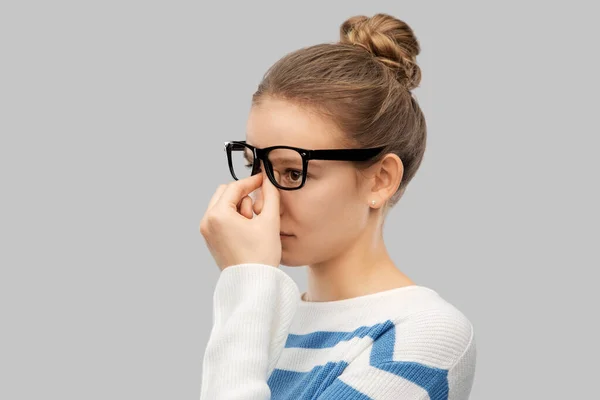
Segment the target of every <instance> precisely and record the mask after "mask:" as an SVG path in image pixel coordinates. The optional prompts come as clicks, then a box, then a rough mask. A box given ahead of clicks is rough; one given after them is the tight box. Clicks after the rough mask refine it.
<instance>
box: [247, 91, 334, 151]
mask: <svg viewBox="0 0 600 400" xmlns="http://www.w3.org/2000/svg"><path fill="white" fill-rule="evenodd" d="M342 137H343V136H342V135H341V132H340V131H339V129H338V128H337V127H336V125H335V124H334V123H333V122H332V121H329V120H327V119H326V118H324V117H322V116H320V115H318V114H317V113H315V112H314V111H312V110H310V109H307V108H305V107H301V106H298V105H296V104H294V103H291V102H289V101H286V100H280V99H274V98H269V97H267V98H265V99H263V100H262V101H261V103H259V104H258V105H254V106H252V108H251V110H250V114H249V116H248V121H247V123H246V141H247V142H248V143H249V144H251V145H253V146H256V147H259V148H264V147H269V146H293V147H301V148H304V149H309V150H310V149H334V148H342V147H344V146H343V144H342Z"/></svg>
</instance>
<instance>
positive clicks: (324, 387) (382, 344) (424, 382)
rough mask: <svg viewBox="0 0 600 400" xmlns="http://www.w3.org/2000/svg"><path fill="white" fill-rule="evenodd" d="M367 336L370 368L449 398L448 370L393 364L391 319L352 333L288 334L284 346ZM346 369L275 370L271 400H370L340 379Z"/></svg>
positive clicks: (335, 365)
mask: <svg viewBox="0 0 600 400" xmlns="http://www.w3.org/2000/svg"><path fill="white" fill-rule="evenodd" d="M365 336H370V337H372V338H373V346H372V349H371V355H370V361H369V362H370V364H371V366H376V367H377V368H379V369H382V370H384V371H387V372H390V373H392V374H395V375H398V376H400V377H402V378H404V379H406V380H409V381H411V382H413V383H415V384H416V385H418V386H420V387H422V388H423V389H425V390H426V391H427V393H428V394H429V397H430V398H431V400H447V399H448V371H447V370H444V369H439V368H433V367H429V366H426V365H423V364H420V363H417V362H408V361H393V353H394V345H395V342H396V327H395V325H394V324H393V323H392V321H390V320H387V321H384V322H383V323H378V324H375V325H372V326H361V327H359V328H357V329H355V330H354V331H351V332H329V331H317V332H311V333H308V334H304V335H295V334H289V335H288V338H287V341H286V344H285V347H286V348H304V349H323V348H329V347H334V346H335V345H336V344H337V343H339V342H342V341H347V340H350V339H352V338H354V337H359V338H363V337H365ZM347 366H348V363H347V362H345V361H340V362H327V363H326V364H325V365H321V366H316V367H314V368H313V369H312V370H311V371H310V372H296V371H288V370H282V369H277V368H276V369H275V370H274V371H273V373H272V374H271V376H270V377H269V380H268V385H269V387H270V388H271V396H272V397H271V398H272V400H277V399H299V400H305V399H314V398H317V396H321V395H323V397H322V398H323V399H329V398H331V399H337V398H344V399H349V400H350V399H351V400H369V399H370V398H369V397H368V396H366V395H365V394H363V393H361V392H359V391H357V390H356V389H354V388H352V387H351V386H349V385H347V384H346V383H344V382H342V381H341V380H339V379H337V377H338V376H339V375H341V374H342V372H343V371H344V369H345V368H346V367H347ZM329 396H332V397H329ZM340 396H343V397H340Z"/></svg>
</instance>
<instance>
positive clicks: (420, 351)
mask: <svg viewBox="0 0 600 400" xmlns="http://www.w3.org/2000/svg"><path fill="white" fill-rule="evenodd" d="M390 345H391V346H390ZM388 349H391V350H392V351H391V352H388V351H387V350H388ZM475 362H476V344H475V337H474V333H473V326H472V324H471V323H470V322H469V320H468V319H467V318H466V317H465V316H464V315H462V314H461V313H460V312H451V313H447V312H435V311H434V312H425V313H419V314H418V315H415V316H413V317H411V318H408V319H407V320H406V321H400V322H399V323H396V324H395V329H393V330H390V331H389V332H387V334H385V335H383V336H382V337H380V338H378V339H377V340H376V341H375V342H374V344H373V346H372V348H371V350H370V356H369V361H368V362H365V363H364V364H363V365H352V364H350V365H349V366H348V367H347V368H346V370H345V371H344V372H343V373H342V374H341V375H340V376H339V377H337V378H336V379H335V380H334V381H333V382H332V383H331V385H329V386H328V387H327V389H325V390H324V391H323V392H322V393H321V394H320V395H319V396H318V400H336V399H344V400H365V399H373V400H429V399H431V400H467V399H468V398H469V395H470V392H471V387H472V385H473V380H474V375H475Z"/></svg>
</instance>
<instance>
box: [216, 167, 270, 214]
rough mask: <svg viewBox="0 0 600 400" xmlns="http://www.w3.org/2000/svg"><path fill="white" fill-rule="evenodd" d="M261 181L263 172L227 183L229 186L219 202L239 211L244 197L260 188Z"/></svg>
mask: <svg viewBox="0 0 600 400" xmlns="http://www.w3.org/2000/svg"><path fill="white" fill-rule="evenodd" d="M261 183H262V179H261V174H256V175H252V176H249V177H248V178H244V179H240V180H239V181H235V182H232V183H230V184H229V185H227V188H226V189H225V191H224V192H223V194H222V195H221V198H220V199H219V202H223V203H224V204H226V205H227V206H228V207H231V208H233V209H234V210H236V211H237V205H238V204H239V203H240V202H241V201H242V198H244V197H245V196H248V194H250V192H252V191H254V190H256V189H257V188H259V187H260V185H261Z"/></svg>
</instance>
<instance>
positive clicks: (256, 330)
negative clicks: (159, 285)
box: [200, 263, 300, 400]
mask: <svg viewBox="0 0 600 400" xmlns="http://www.w3.org/2000/svg"><path fill="white" fill-rule="evenodd" d="M299 301H300V290H299V289H298V286H297V285H296V283H295V282H294V280H293V279H292V278H291V277H290V276H289V275H288V274H286V273H285V272H284V271H282V270H281V269H279V268H276V267H273V266H270V265H263V264H255V263H248V264H239V265H233V266H230V267H227V268H225V269H224V270H223V271H221V273H220V276H219V279H218V281H217V284H216V287H215V292H214V296H213V320H212V323H213V326H212V330H211V333H210V337H209V339H208V343H207V346H206V349H205V352H204V359H203V364H202V381H201V388H200V400H219V399H227V400H237V399H239V400H269V399H270V398H271V392H270V389H269V386H268V385H267V379H268V377H269V375H270V374H271V373H272V372H273V370H274V369H275V365H276V363H277V360H278V359H279V357H280V355H281V352H282V351H283V348H284V346H285V341H286V338H287V335H288V331H289V327H290V325H291V322H292V319H293V316H294V314H295V312H296V309H297V306H298V303H299Z"/></svg>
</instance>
